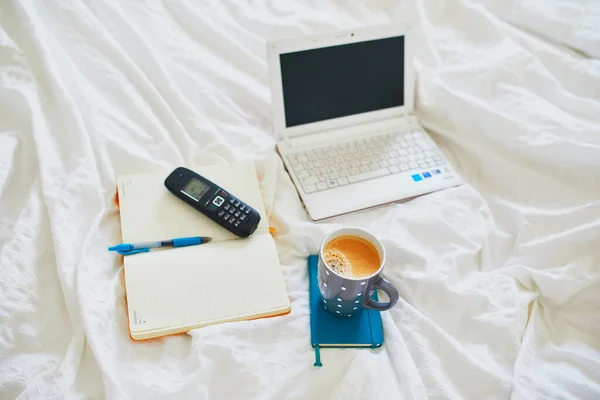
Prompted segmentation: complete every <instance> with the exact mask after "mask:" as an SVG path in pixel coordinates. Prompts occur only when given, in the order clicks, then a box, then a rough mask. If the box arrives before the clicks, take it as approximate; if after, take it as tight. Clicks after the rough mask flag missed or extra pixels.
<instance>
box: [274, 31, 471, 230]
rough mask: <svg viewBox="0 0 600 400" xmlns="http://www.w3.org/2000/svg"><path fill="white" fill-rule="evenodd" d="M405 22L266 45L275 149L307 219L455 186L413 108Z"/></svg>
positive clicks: (453, 175) (457, 181)
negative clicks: (287, 172)
mask: <svg viewBox="0 0 600 400" xmlns="http://www.w3.org/2000/svg"><path fill="white" fill-rule="evenodd" d="M413 46H414V45H413V43H412V42H411V34H410V29H409V28H407V27H404V26H397V25H394V26H384V27H381V26H380V27H372V28H361V29H354V30H347V31H342V32H335V33H330V34H326V35H318V36H309V37H303V38H298V39H286V40H280V41H275V42H269V43H268V44H267V53H268V59H269V71H270V83H271V94H272V102H273V117H274V126H275V131H276V134H277V137H278V139H279V142H278V144H277V148H278V151H279V154H280V155H281V157H282V158H283V161H284V163H285V166H286V168H287V170H288V171H289V174H290V176H291V177H292V180H293V182H294V184H295V185H296V188H297V189H298V193H299V194H300V197H301V198H302V200H303V202H304V205H305V206H306V209H307V211H308V213H309V215H310V217H311V218H312V219H313V220H321V219H324V218H329V217H333V216H336V215H340V214H345V213H348V212H352V211H357V210H362V209H365V208H370V207H374V206H378V205H381V204H386V203H390V202H394V201H398V200H404V199H407V198H411V197H415V196H418V195H422V194H425V193H430V192H433V191H436V190H440V189H444V188H447V187H449V186H454V185H458V184H460V183H461V179H460V177H459V176H458V174H457V173H456V172H455V170H454V169H453V168H452V166H451V165H450V164H449V163H448V161H447V160H446V158H445V157H444V155H443V154H442V152H441V151H440V150H439V149H438V147H437V146H436V144H435V143H434V142H433V141H432V140H431V138H430V137H429V136H428V135H427V133H426V132H425V131H424V130H423V129H422V128H421V127H420V125H419V121H417V119H416V118H415V116H414V114H413V109H414V105H413V95H414V70H413V62H412V47H413Z"/></svg>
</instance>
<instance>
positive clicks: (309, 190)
mask: <svg viewBox="0 0 600 400" xmlns="http://www.w3.org/2000/svg"><path fill="white" fill-rule="evenodd" d="M316 191H317V186H316V185H305V186H304V193H306V194H309V193H314V192H316ZM242 221H243V220H242Z"/></svg>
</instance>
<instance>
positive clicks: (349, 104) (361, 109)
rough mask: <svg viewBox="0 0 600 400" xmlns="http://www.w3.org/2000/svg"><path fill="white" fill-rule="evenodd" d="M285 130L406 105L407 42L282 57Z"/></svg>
mask: <svg viewBox="0 0 600 400" xmlns="http://www.w3.org/2000/svg"><path fill="white" fill-rule="evenodd" d="M279 62H280V65H281V83H282V87H283V102H284V109H285V124H286V127H288V128H289V127H293V126H298V125H304V124H309V123H312V122H320V121H324V120H328V119H332V118H339V117H347V116H350V115H355V114H361V113H365V112H370V111H378V110H384V109H386V108H391V107H400V106H403V105H404V36H397V37H391V38H385V39H377V40H369V41H365V42H358V43H350V44H344V45H339V46H331V47H323V48H320V49H312V50H304V51H297V52H293V53H284V54H280V55H279Z"/></svg>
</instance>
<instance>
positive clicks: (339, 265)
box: [323, 248, 352, 276]
mask: <svg viewBox="0 0 600 400" xmlns="http://www.w3.org/2000/svg"><path fill="white" fill-rule="evenodd" d="M323 253H324V256H325V262H326V263H327V265H329V268H331V269H332V270H333V271H334V272H335V273H337V274H338V275H342V276H350V275H351V274H352V264H351V263H350V261H349V260H348V259H347V258H346V256H345V255H344V254H343V253H342V252H341V251H339V250H338V249H331V248H330V249H325V250H324V251H323Z"/></svg>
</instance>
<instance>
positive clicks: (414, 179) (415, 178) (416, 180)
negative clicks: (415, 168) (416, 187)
mask: <svg viewBox="0 0 600 400" xmlns="http://www.w3.org/2000/svg"><path fill="white" fill-rule="evenodd" d="M412 178H413V181H415V182H419V181H422V180H423V178H421V174H414V175H413V176H412Z"/></svg>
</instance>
